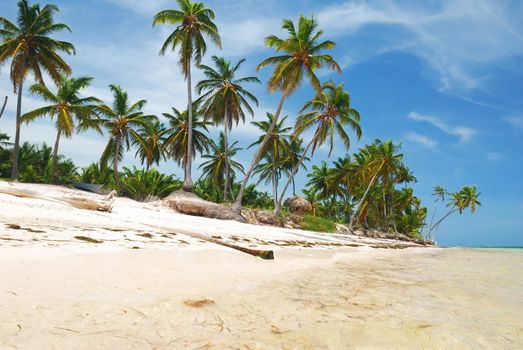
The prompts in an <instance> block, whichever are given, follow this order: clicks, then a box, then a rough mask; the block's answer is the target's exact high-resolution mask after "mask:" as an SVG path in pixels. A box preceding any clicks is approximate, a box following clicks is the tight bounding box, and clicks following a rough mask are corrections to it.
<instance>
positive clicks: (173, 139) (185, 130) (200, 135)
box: [163, 105, 210, 169]
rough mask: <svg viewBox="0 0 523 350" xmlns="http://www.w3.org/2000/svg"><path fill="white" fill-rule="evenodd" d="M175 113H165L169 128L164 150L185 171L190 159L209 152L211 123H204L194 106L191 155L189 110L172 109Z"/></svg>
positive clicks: (166, 132) (166, 133)
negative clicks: (189, 145) (197, 154)
mask: <svg viewBox="0 0 523 350" xmlns="http://www.w3.org/2000/svg"><path fill="white" fill-rule="evenodd" d="M172 111H173V113H172V114H169V113H163V116H164V117H165V118H167V120H168V121H169V126H168V127H167V129H166V131H165V141H164V148H165V152H166V153H167V154H168V155H169V156H170V157H172V158H173V159H174V160H175V161H176V162H177V163H178V164H179V165H180V164H181V165H182V167H183V168H184V169H185V167H186V165H187V163H188V162H189V157H190V156H191V157H193V158H194V157H196V153H197V152H198V153H200V154H201V153H203V152H204V151H205V152H209V143H210V140H209V138H208V137H207V135H206V133H207V132H208V129H207V126H208V125H209V124H210V123H209V122H206V121H204V120H203V119H202V118H201V116H200V114H199V113H198V108H197V106H196V105H194V111H195V112H196V113H193V115H192V133H193V142H192V148H191V153H190V155H189V152H188V148H187V146H188V142H189V129H190V127H189V121H188V120H187V117H188V112H187V110H185V111H183V112H180V111H179V110H177V109H176V108H174V107H173V108H172Z"/></svg>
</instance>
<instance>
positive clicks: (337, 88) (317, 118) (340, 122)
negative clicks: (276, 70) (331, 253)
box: [274, 82, 361, 213]
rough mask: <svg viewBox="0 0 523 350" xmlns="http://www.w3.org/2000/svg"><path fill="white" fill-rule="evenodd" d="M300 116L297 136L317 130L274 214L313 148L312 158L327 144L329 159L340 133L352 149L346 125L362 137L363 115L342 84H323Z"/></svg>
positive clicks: (344, 142)
mask: <svg viewBox="0 0 523 350" xmlns="http://www.w3.org/2000/svg"><path fill="white" fill-rule="evenodd" d="M301 113H302V114H301V115H299V116H298V119H297V120H296V127H295V129H296V135H301V134H302V133H303V132H304V131H307V130H310V129H312V128H315V129H316V130H315V131H314V135H313V137H312V139H311V140H310V142H309V143H308V144H307V146H306V147H305V150H304V151H303V156H302V157H301V158H300V160H299V161H298V163H296V165H295V166H294V169H292V172H291V174H290V176H289V180H288V181H287V183H286V184H285V186H284V187H283V190H282V192H281V193H280V198H279V200H278V205H277V207H276V208H274V211H275V213H278V212H279V210H280V208H281V204H282V202H283V198H284V196H285V192H286V191H287V188H288V187H289V185H290V183H291V181H292V178H293V177H294V175H295V174H296V172H297V171H298V169H299V167H300V165H301V163H302V162H303V160H304V159H305V157H306V156H307V154H308V151H309V149H311V147H312V149H311V155H313V154H314V151H315V150H316V149H317V148H318V147H319V146H321V145H322V144H324V143H325V142H327V141H328V142H329V156H330V155H331V153H332V149H333V147H334V141H335V140H334V138H335V135H336V134H337V136H338V138H339V139H340V140H341V141H342V142H343V144H344V145H345V148H346V149H349V147H350V137H349V135H348V134H347V132H346V131H345V127H346V126H349V127H350V128H351V129H352V130H353V131H354V133H355V134H356V137H357V138H358V140H359V139H360V137H361V127H360V123H359V122H360V114H359V113H358V111H357V110H355V109H354V108H352V107H351V106H350V96H349V93H348V92H346V91H345V90H344V89H343V84H338V85H336V84H334V83H333V82H328V83H325V84H323V86H322V91H321V93H319V94H318V95H317V96H316V97H315V98H314V99H313V100H311V101H309V102H307V103H306V104H305V105H304V106H303V108H302V110H301Z"/></svg>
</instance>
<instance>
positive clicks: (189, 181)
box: [183, 58, 192, 192]
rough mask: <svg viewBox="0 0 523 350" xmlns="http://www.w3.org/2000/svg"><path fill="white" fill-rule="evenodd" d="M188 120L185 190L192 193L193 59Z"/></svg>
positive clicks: (189, 86) (188, 88) (188, 83)
mask: <svg viewBox="0 0 523 350" xmlns="http://www.w3.org/2000/svg"><path fill="white" fill-rule="evenodd" d="M187 118H188V119H189V120H188V124H189V130H188V138H187V163H185V179H184V180H183V190H184V191H186V192H192V86H191V59H190V58H189V64H188V66H187Z"/></svg>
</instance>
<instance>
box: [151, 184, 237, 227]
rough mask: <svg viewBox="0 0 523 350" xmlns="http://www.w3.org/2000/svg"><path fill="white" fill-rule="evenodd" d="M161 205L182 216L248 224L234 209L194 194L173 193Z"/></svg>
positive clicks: (180, 191) (179, 191) (184, 192)
mask: <svg viewBox="0 0 523 350" xmlns="http://www.w3.org/2000/svg"><path fill="white" fill-rule="evenodd" d="M161 204H162V205H164V206H167V207H169V208H172V209H174V210H176V211H177V212H179V213H182V214H187V215H194V216H203V217H206V218H213V219H220V220H235V221H239V222H247V220H245V218H244V217H243V216H242V215H240V214H238V213H236V212H235V211H233V210H232V209H230V208H227V207H226V206H224V205H221V204H217V203H213V202H209V201H206V200H204V199H202V198H200V197H198V196H197V195H195V194H194V193H192V192H186V191H183V190H178V191H175V192H173V193H171V194H170V195H168V196H167V197H165V198H164V199H162V200H161Z"/></svg>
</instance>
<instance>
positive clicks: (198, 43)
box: [153, 0, 221, 191]
mask: <svg viewBox="0 0 523 350" xmlns="http://www.w3.org/2000/svg"><path fill="white" fill-rule="evenodd" d="M177 2H178V5H179V7H180V9H179V10H178V9H172V10H163V11H160V12H158V13H157V14H156V15H155V16H154V21H153V26H154V25H157V24H171V25H174V26H176V28H175V29H174V31H173V32H172V33H171V34H170V35H169V36H168V37H167V39H166V40H165V42H164V44H163V46H162V48H161V49H160V54H161V55H165V52H166V51H167V50H168V49H171V50H172V51H175V50H176V49H177V48H178V49H179V51H178V54H179V59H180V66H181V67H182V72H183V74H184V75H185V79H186V80H187V113H188V115H189V117H188V118H187V119H188V120H189V130H188V140H187V153H188V156H187V163H186V164H185V179H184V182H183V189H184V190H185V191H192V178H191V176H192V175H191V167H192V142H193V141H192V138H193V135H192V132H193V131H192V130H193V126H192V120H193V118H192V114H193V112H192V107H193V102H192V85H191V64H192V60H193V59H194V61H195V62H196V64H198V65H199V64H200V63H201V61H202V57H203V56H204V55H205V52H206V51H207V44H206V43H205V40H204V35H205V36H207V37H208V38H209V39H211V41H213V42H214V43H215V44H216V45H217V46H218V47H220V48H221V40H220V36H219V35H218V28H217V27H216V25H215V24H214V23H213V20H214V12H213V11H212V10H211V9H208V8H206V7H205V6H204V5H203V3H199V2H192V1H191V0H177Z"/></svg>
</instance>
